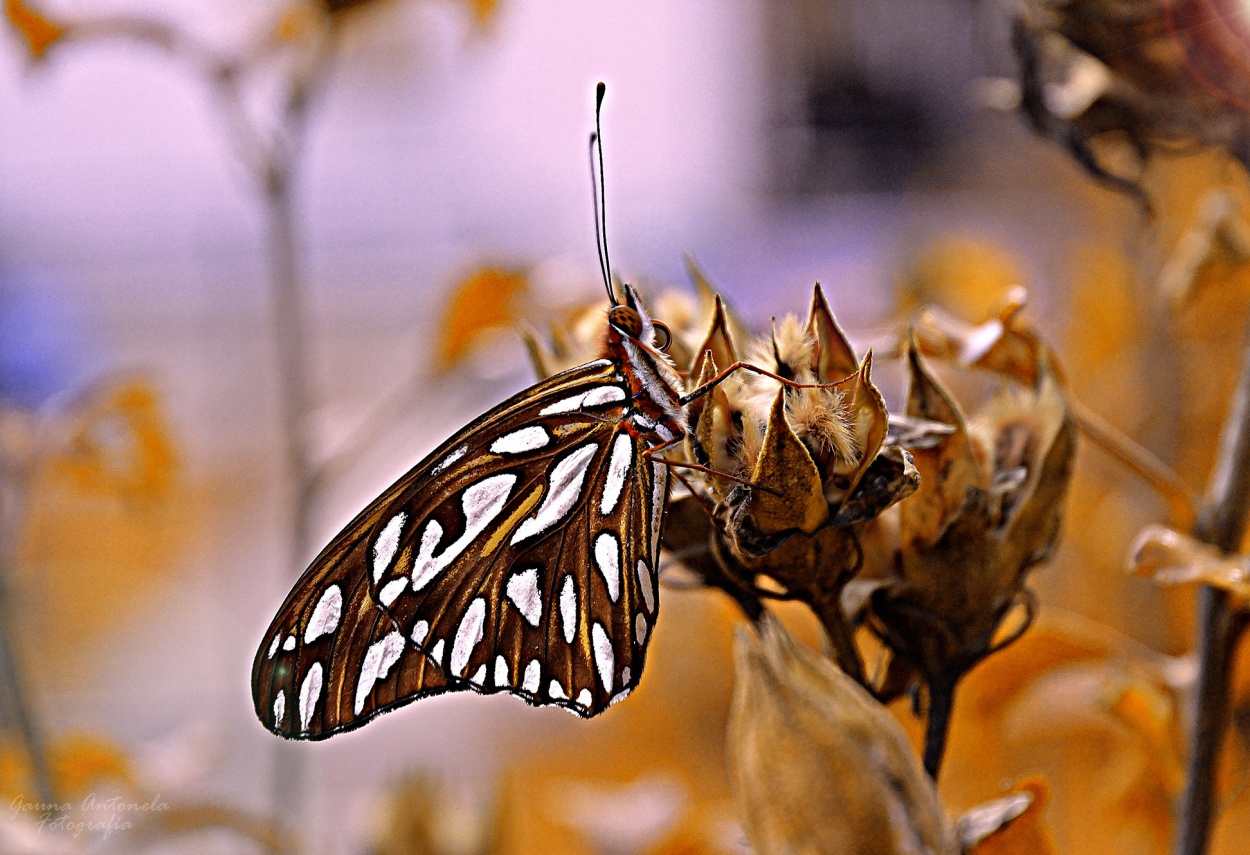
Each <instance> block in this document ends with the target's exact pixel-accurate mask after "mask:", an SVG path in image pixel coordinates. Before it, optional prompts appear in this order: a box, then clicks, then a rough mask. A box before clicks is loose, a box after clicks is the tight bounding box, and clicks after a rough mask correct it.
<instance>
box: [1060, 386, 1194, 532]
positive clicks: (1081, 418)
mask: <svg viewBox="0 0 1250 855" xmlns="http://www.w3.org/2000/svg"><path fill="white" fill-rule="evenodd" d="M1064 400H1065V402H1066V403H1067V407H1068V412H1069V413H1070V414H1071V415H1072V418H1073V419H1075V420H1076V423H1077V426H1078V427H1080V429H1081V432H1082V433H1084V434H1085V435H1086V436H1087V437H1089V439H1090V440H1091V441H1092V442H1093V443H1094V444H1095V445H1097V446H1098V447H1099V448H1101V449H1102V450H1103V451H1105V452H1106V453H1107V454H1109V455H1111V456H1112V457H1113V458H1115V459H1116V460H1117V461H1119V462H1120V463H1122V464H1124V465H1125V466H1126V467H1128V468H1129V469H1131V470H1132V471H1133V472H1134V473H1135V474H1136V475H1138V477H1140V478H1141V479H1142V480H1143V481H1145V482H1146V483H1147V484H1149V485H1150V486H1152V487H1154V488H1155V490H1156V491H1158V493H1159V494H1160V495H1161V496H1163V498H1164V499H1165V500H1166V501H1167V503H1168V505H1169V507H1171V509H1172V513H1173V514H1174V515H1175V516H1176V522H1177V523H1178V524H1180V525H1183V526H1188V525H1192V524H1193V522H1194V518H1195V517H1196V516H1197V501H1196V499H1195V497H1194V494H1193V492H1192V491H1191V490H1190V489H1189V487H1188V486H1186V484H1185V482H1184V481H1182V480H1181V479H1180V476H1179V475H1177V474H1176V473H1175V472H1174V471H1172V469H1171V467H1169V466H1168V465H1167V464H1166V463H1164V462H1163V461H1162V460H1160V459H1159V458H1157V457H1155V456H1154V455H1153V454H1151V453H1150V452H1149V451H1148V450H1147V449H1145V448H1143V447H1142V446H1141V445H1138V444H1137V443H1136V442H1134V441H1133V440H1132V439H1131V438H1130V437H1128V436H1126V435H1125V434H1124V433H1123V432H1122V431H1120V430H1119V429H1118V428H1116V427H1115V426H1114V425H1112V424H1111V423H1110V422H1108V421H1107V420H1106V419H1104V418H1103V417H1102V416H1100V415H1098V413H1096V412H1094V411H1093V410H1091V409H1090V408H1089V407H1087V406H1085V404H1083V403H1081V402H1080V401H1079V400H1078V399H1077V398H1076V396H1075V395H1073V394H1072V393H1071V392H1067V393H1065V395H1064Z"/></svg>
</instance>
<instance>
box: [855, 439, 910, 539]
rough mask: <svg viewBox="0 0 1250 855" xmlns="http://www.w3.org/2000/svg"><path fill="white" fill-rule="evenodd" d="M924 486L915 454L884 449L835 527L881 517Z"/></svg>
mask: <svg viewBox="0 0 1250 855" xmlns="http://www.w3.org/2000/svg"><path fill="white" fill-rule="evenodd" d="M923 483H924V482H923V481H922V480H921V477H920V472H919V471H918V470H917V469H916V466H915V463H914V462H913V459H912V456H911V454H909V453H908V452H907V451H905V450H904V449H901V448H885V449H882V450H881V453H880V454H878V455H877V456H876V457H874V458H873V459H872V463H871V464H869V466H868V469H867V471H866V472H865V473H864V477H863V478H862V479H861V480H860V482H859V486H858V487H857V488H856V490H855V492H854V493H852V494H851V495H850V497H849V498H847V500H846V502H845V503H843V505H842V507H841V508H839V509H838V512H837V514H836V515H835V516H834V518H833V524H834V525H839V526H843V525H854V524H856V523H863V522H868V520H871V519H874V518H875V517H879V516H881V514H882V513H884V512H885V510H886V508H889V507H890V506H891V505H893V504H895V503H896V502H900V501H902V500H903V499H906V498H907V497H908V496H910V495H912V494H913V493H915V492H916V490H917V488H918V487H920V486H921V485H922V484H923ZM913 501H915V500H914V499H913ZM907 504H908V505H910V504H911V502H908V503H907Z"/></svg>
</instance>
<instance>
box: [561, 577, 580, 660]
mask: <svg viewBox="0 0 1250 855" xmlns="http://www.w3.org/2000/svg"><path fill="white" fill-rule="evenodd" d="M560 626H561V628H562V629H563V630H564V640H565V641H566V642H568V643H569V644H572V643H573V637H574V636H576V635H577V583H576V582H574V581H573V577H572V576H565V577H564V584H563V585H561V586H560Z"/></svg>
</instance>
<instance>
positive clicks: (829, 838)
mask: <svg viewBox="0 0 1250 855" xmlns="http://www.w3.org/2000/svg"><path fill="white" fill-rule="evenodd" d="M759 632H760V634H759V637H758V638H757V637H756V636H755V634H754V632H752V631H751V630H749V629H746V628H743V629H740V630H739V631H738V637H737V641H736V643H735V657H734V658H735V664H736V671H737V685H736V687H735V689H734V700H733V706H732V708H731V710H730V714H729V731H728V741H729V762H730V768H731V780H732V783H733V785H734V790H735V798H736V799H737V802H738V806H739V816H740V817H741V820H742V824H743V828H744V829H745V831H746V833H747V836H748V837H749V838H750V840H751V844H752V846H753V847H754V849H755V851H756V852H758V853H759V855H775V854H778V855H779V853H792V852H822V853H830V855H839V853H845V855H859V853H864V852H873V853H879V854H880V855H891V853H900V855H901V853H909V855H911V853H925V854H926V855H954V853H956V852H958V851H959V848H958V846H957V845H956V843H955V836H954V834H953V832H952V830H951V828H950V824H949V822H948V821H947V819H946V816H945V814H944V813H943V811H942V807H941V805H940V804H939V802H938V799H937V793H936V792H935V790H934V788H933V784H932V783H931V782H930V781H929V779H928V778H927V777H926V776H925V774H924V772H923V770H921V768H920V765H919V764H918V763H917V761H916V757H915V754H914V752H913V751H912V749H911V745H910V743H909V742H908V741H907V736H906V734H905V733H904V732H903V729H902V728H901V727H900V726H899V724H898V722H896V721H895V720H894V719H893V717H891V715H890V714H889V712H887V711H886V709H885V707H883V706H882V705H881V704H879V703H877V702H876V701H875V700H873V698H872V697H871V696H870V695H869V694H868V693H867V692H865V691H864V690H863V689H862V688H861V687H860V686H859V685H858V684H857V683H856V682H855V681H854V680H852V679H851V678H850V677H848V676H847V675H846V674H844V673H842V672H841V671H839V670H838V669H837V668H836V667H835V666H834V665H833V664H832V663H831V662H829V660H827V659H826V658H824V657H823V656H821V655H819V654H817V653H816V652H815V651H813V650H810V649H807V648H804V647H800V646H798V645H796V644H795V643H794V642H793V641H792V640H791V639H790V637H789V635H788V634H787V633H786V631H785V629H783V628H782V626H781V625H780V624H779V623H777V621H776V620H775V619H774V618H772V617H771V616H769V617H765V618H764V619H763V620H762V621H761V622H760V624H759Z"/></svg>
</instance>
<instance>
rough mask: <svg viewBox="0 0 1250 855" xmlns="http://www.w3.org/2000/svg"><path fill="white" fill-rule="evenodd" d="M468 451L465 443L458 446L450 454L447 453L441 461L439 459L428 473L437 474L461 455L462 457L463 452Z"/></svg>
mask: <svg viewBox="0 0 1250 855" xmlns="http://www.w3.org/2000/svg"><path fill="white" fill-rule="evenodd" d="M468 451H469V446H467V445H462V446H460V447H459V448H457V449H456V450H455V451H453V452H452V453H451V454H449V455H447V456H446V457H444V458H443V459H442V460H441V461H439V464H438V465H437V466H435V467H434V468H433V469H431V470H430V474H431V475H437V474H438V473H439V472H442V471H443V470H444V469H446V468H447V467H448V466H450V465H451V464H453V463H455V462H456V461H457V460H459V459H460V458H461V457H464V456H465V454H467V453H468Z"/></svg>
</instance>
